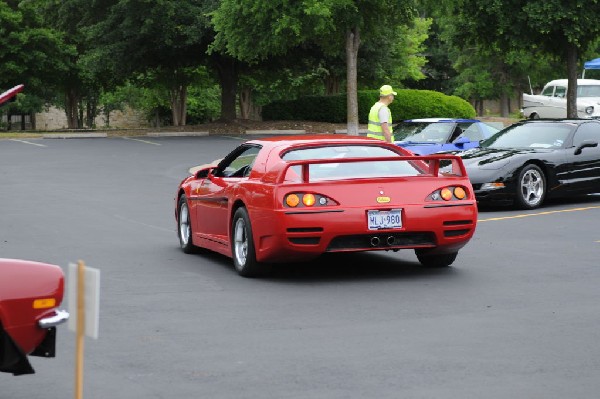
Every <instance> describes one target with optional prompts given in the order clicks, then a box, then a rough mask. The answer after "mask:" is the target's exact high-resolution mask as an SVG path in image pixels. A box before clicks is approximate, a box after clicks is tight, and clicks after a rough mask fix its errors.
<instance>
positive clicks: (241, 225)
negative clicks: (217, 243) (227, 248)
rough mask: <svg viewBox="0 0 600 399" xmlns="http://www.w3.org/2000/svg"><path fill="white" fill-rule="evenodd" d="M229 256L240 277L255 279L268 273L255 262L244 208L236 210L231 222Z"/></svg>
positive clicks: (264, 267) (249, 227) (247, 218)
mask: <svg viewBox="0 0 600 399" xmlns="http://www.w3.org/2000/svg"><path fill="white" fill-rule="evenodd" d="M231 255H232V257H233V265H234V266H235V270H236V271H237V272H238V274H239V275H240V276H242V277H257V276H260V275H263V274H265V273H266V272H267V271H268V268H267V266H266V265H264V264H262V263H259V262H258V261H257V260H256V249H255V247H254V239H253V237H252V224H251V223H250V216H248V211H247V210H246V208H244V207H240V208H238V209H237V210H236V211H235V213H234V214H233V219H232V221H231Z"/></svg>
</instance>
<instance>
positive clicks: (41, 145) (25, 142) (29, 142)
mask: <svg viewBox="0 0 600 399" xmlns="http://www.w3.org/2000/svg"><path fill="white" fill-rule="evenodd" d="M10 141H18V142H19V143H24V144H31V145H37V146H38V147H46V145H45V144H38V143H32V142H31V141H25V140H17V139H10Z"/></svg>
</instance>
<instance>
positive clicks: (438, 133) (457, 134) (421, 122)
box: [392, 118, 500, 155]
mask: <svg viewBox="0 0 600 399" xmlns="http://www.w3.org/2000/svg"><path fill="white" fill-rule="evenodd" d="M392 129H393V131H394V138H395V143H396V144H397V145H399V146H401V147H404V148H406V149H407V150H409V151H411V152H413V153H414V154H416V155H427V154H433V153H436V152H442V151H460V150H467V149H469V148H475V147H479V142H480V141H481V140H484V139H487V138H488V137H490V136H492V135H493V134H494V133H496V132H498V131H499V130H500V129H499V128H497V127H494V126H492V125H489V124H487V123H485V122H482V121H480V120H477V119H452V118H423V119H408V120H405V121H402V122H399V123H397V124H394V125H393V126H392Z"/></svg>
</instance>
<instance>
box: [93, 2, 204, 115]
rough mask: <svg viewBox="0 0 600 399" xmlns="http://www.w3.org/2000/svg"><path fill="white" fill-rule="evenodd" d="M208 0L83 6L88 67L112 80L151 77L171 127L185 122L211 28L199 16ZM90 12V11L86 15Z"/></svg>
mask: <svg viewBox="0 0 600 399" xmlns="http://www.w3.org/2000/svg"><path fill="white" fill-rule="evenodd" d="M212 3H213V2H211V1H204V2H198V1H193V0H185V1H184V0H177V1H175V0H152V1H149V0H112V1H111V0H104V1H99V2H97V3H94V4H95V5H98V4H102V7H101V8H100V7H92V8H89V9H88V10H87V13H86V15H88V16H89V17H88V20H89V22H90V25H89V27H88V28H87V29H86V33H87V40H88V43H91V44H93V50H92V51H91V52H90V54H89V56H88V57H89V58H90V59H91V62H88V65H90V67H95V68H96V74H99V73H102V72H104V73H106V71H109V72H110V74H112V75H113V76H114V78H115V81H116V82H117V83H123V82H125V81H126V80H128V79H131V77H133V76H139V75H143V74H145V75H147V76H153V77H154V78H156V82H155V83H154V84H153V86H157V85H158V86H162V87H164V89H165V90H166V92H167V93H168V98H169V102H170V107H171V111H172V123H173V125H175V126H180V125H185V124H186V115H187V108H186V107H187V95H188V87H189V85H190V84H191V83H192V81H193V80H194V73H195V70H196V68H197V67H198V66H199V65H201V64H202V62H206V55H205V53H206V48H207V45H208V43H209V42H210V41H211V40H212V31H210V29H209V28H210V25H209V23H208V19H207V17H206V16H205V14H206V12H207V11H208V10H209V8H208V7H209V6H210V5H211V4H212ZM92 11H93V13H92Z"/></svg>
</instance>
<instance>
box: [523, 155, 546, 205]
mask: <svg viewBox="0 0 600 399" xmlns="http://www.w3.org/2000/svg"><path fill="white" fill-rule="evenodd" d="M545 196H546V177H545V176H544V172H542V170H541V169H540V168H539V166H537V165H533V164H532V165H526V166H525V167H524V168H523V170H521V173H519V179H518V180H517V205H518V207H519V208H522V209H535V208H538V207H539V206H540V205H542V202H543V201H544V197H545Z"/></svg>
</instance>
